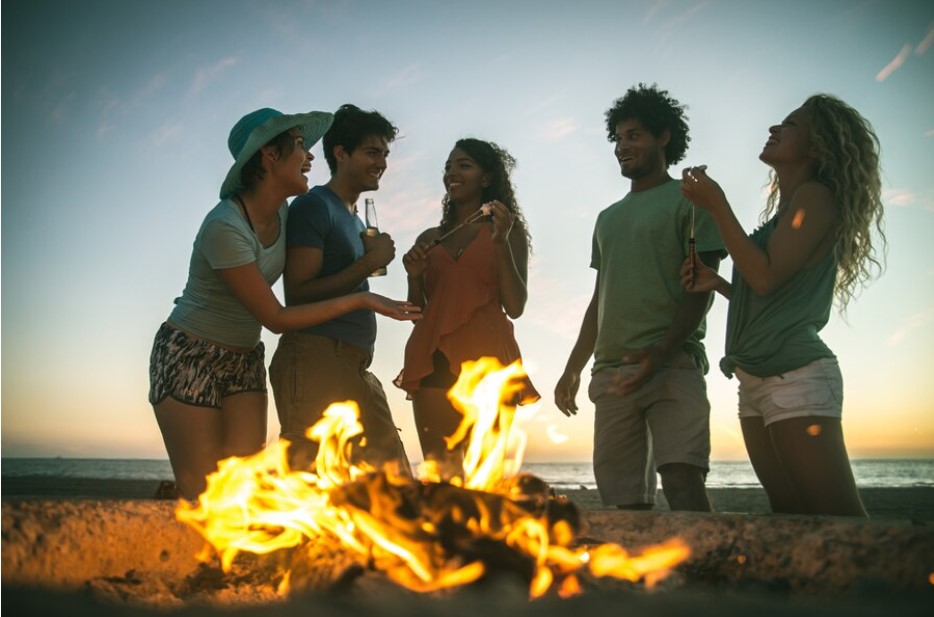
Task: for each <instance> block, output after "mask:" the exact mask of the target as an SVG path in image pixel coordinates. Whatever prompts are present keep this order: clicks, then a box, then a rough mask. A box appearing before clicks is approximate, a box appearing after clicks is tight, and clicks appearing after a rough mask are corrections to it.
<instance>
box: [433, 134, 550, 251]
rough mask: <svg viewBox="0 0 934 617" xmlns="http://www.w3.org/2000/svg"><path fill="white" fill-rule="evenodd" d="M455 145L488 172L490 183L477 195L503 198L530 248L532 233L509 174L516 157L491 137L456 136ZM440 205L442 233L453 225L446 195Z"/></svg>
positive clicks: (482, 199)
mask: <svg viewBox="0 0 934 617" xmlns="http://www.w3.org/2000/svg"><path fill="white" fill-rule="evenodd" d="M454 147H455V148H459V149H461V150H463V151H464V152H466V153H467V155H468V156H469V157H470V158H472V159H473V160H474V161H476V163H477V165H479V166H480V169H482V170H483V171H484V173H488V174H490V176H491V180H490V186H488V187H486V188H484V189H483V195H482V196H481V198H480V199H481V202H482V203H487V202H489V201H493V200H494V199H496V200H498V201H500V202H502V203H503V205H504V206H506V208H508V209H509V211H510V212H512V214H513V216H515V227H516V229H518V231H519V233H520V234H522V238H523V239H524V240H525V245H526V247H527V248H528V250H529V252H531V251H532V236H531V235H530V234H529V226H528V223H526V220H525V217H524V216H523V215H522V210H520V209H519V203H518V202H517V201H516V192H515V189H513V186H512V179H511V178H510V177H509V175H510V174H511V173H512V170H513V169H515V167H516V159H515V158H514V157H513V156H512V155H511V154H509V152H507V151H506V150H504V149H503V148H501V147H499V146H498V145H497V144H495V143H493V142H492V141H483V140H482V139H475V138H473V137H465V138H464V139H458V140H457V142H456V143H455V144H454ZM441 206H442V209H441V224H440V225H439V226H438V229H439V231H440V232H441V233H442V234H444V233H447V232H448V231H450V230H451V229H452V228H453V227H454V207H453V205H452V204H451V201H450V200H449V199H448V196H447V195H445V196H444V199H442V200H441Z"/></svg>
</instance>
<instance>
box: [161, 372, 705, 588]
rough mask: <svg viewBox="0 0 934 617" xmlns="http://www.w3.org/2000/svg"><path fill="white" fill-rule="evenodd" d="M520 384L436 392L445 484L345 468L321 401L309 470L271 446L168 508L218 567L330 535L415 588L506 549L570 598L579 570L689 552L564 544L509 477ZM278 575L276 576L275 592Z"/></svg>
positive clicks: (620, 573)
mask: <svg viewBox="0 0 934 617" xmlns="http://www.w3.org/2000/svg"><path fill="white" fill-rule="evenodd" d="M524 378H525V372H524V370H523V368H522V366H521V364H520V363H519V362H515V363H513V364H511V365H509V366H507V367H503V366H502V365H501V364H499V362H498V361H497V360H495V359H494V358H481V359H480V360H478V361H476V362H468V363H465V364H464V365H463V367H462V370H461V375H460V378H459V379H458V381H457V383H456V384H455V385H454V387H453V388H452V389H451V391H450V392H449V394H448V397H449V398H450V399H451V401H452V403H453V404H454V406H455V407H456V408H457V409H459V410H460V412H461V413H462V414H463V416H464V418H463V420H462V422H461V424H460V426H459V427H458V429H457V430H456V431H455V433H454V434H453V435H451V436H450V437H449V438H448V439H447V445H448V448H449V449H450V450H452V451H461V452H463V453H464V454H463V473H462V474H460V475H458V476H456V477H454V478H452V479H451V480H449V481H447V482H441V481H440V480H439V478H438V474H437V469H436V468H435V466H433V465H431V464H428V465H426V466H425V467H424V470H423V473H422V477H421V478H420V480H419V481H413V480H411V479H410V478H408V477H405V476H402V475H400V474H398V473H396V471H395V470H394V469H391V468H384V469H381V470H376V469H373V468H372V467H369V466H368V465H367V464H366V463H351V448H352V445H351V444H352V441H353V439H354V438H355V437H357V436H359V435H360V434H361V433H362V432H363V427H362V426H361V425H360V422H359V420H358V415H359V410H358V408H357V405H356V404H355V403H354V402H352V401H347V402H343V403H335V404H333V405H331V406H330V407H328V409H327V410H326V411H325V412H324V416H323V418H322V419H321V420H320V421H319V422H318V423H316V424H315V425H314V426H313V427H311V428H310V429H309V431H308V436H309V438H310V439H313V440H315V441H317V442H318V443H319V444H320V447H319V450H318V455H317V458H316V460H315V468H314V470H313V471H311V470H309V471H299V470H291V469H290V468H289V465H288V462H287V457H286V451H287V447H288V442H286V441H284V440H280V442H278V443H274V444H271V445H270V446H269V447H268V448H267V449H266V450H264V451H263V452H260V453H259V454H256V455H254V456H250V457H245V458H238V457H232V458H229V459H226V460H224V461H221V463H220V464H219V466H218V470H217V471H216V472H215V473H213V474H211V476H209V477H208V481H207V489H206V490H205V492H204V493H203V494H202V495H201V496H200V498H199V501H198V503H197V504H191V503H189V502H186V501H180V502H179V505H178V508H177V510H176V516H177V517H178V519H179V520H181V521H183V522H185V523H187V524H189V525H191V526H192V527H194V528H195V529H196V530H197V531H198V532H199V533H200V534H201V535H202V536H203V537H204V538H205V539H206V540H207V541H208V542H209V543H210V544H211V545H212V546H213V547H214V549H215V550H216V551H217V552H218V554H219V555H220V559H221V565H222V567H223V568H224V570H225V571H227V570H229V569H230V567H231V564H232V563H233V561H234V559H235V557H236V556H237V554H238V553H240V552H241V551H247V552H251V553H257V554H265V553H270V552H273V551H277V550H280V549H286V548H297V550H301V548H300V547H302V546H303V545H305V544H306V543H308V541H309V540H314V543H315V544H320V543H321V542H328V541H331V542H335V543H339V544H340V546H341V547H342V548H343V549H345V550H347V551H348V552H350V553H353V554H355V555H356V556H357V557H358V558H359V561H360V563H361V564H365V565H367V566H369V567H372V568H374V569H376V570H379V571H381V572H383V573H384V574H385V575H386V576H387V577H388V578H389V579H391V580H393V581H395V582H396V583H398V584H400V585H403V586H405V587H407V588H408V589H411V590H414V591H418V592H429V591H435V590H439V589H445V588H450V587H456V586H460V585H464V584H468V583H471V582H473V581H476V580H478V579H480V578H481V577H483V576H484V575H485V574H487V573H488V571H489V568H490V566H491V565H495V564H496V562H497V561H498V560H499V557H497V555H501V554H505V553H506V552H508V553H509V554H510V555H513V556H518V560H517V561H518V562H520V563H522V564H525V565H524V566H521V567H523V568H527V570H528V572H527V574H528V579H529V594H530V596H531V597H533V598H535V597H539V596H541V595H543V594H544V593H546V592H547V591H548V590H549V589H551V588H552V587H553V586H554V587H555V590H556V593H557V594H558V595H559V596H561V597H568V596H572V595H575V594H578V593H580V591H581V584H580V580H579V573H580V572H582V571H584V570H588V571H589V572H590V573H591V574H592V575H594V576H612V577H615V578H619V579H624V580H629V581H639V580H642V581H645V583H646V584H647V585H649V586H651V585H653V584H654V583H655V582H656V581H657V580H659V579H660V578H662V577H664V576H666V575H667V574H668V572H669V571H670V569H671V568H672V567H674V566H675V565H677V564H678V563H680V562H681V561H683V560H684V559H686V558H687V557H688V555H689V554H690V551H689V549H688V548H687V546H686V545H685V544H684V543H683V542H682V541H680V540H677V539H674V540H671V541H669V542H667V543H666V544H664V545H662V546H658V547H651V548H649V549H647V550H646V551H645V552H643V553H642V554H640V555H630V554H629V553H628V552H627V551H626V550H625V549H623V548H622V547H620V546H618V545H615V544H603V545H600V546H595V547H590V548H587V547H576V546H574V542H575V531H574V529H573V527H572V524H571V523H570V522H569V521H568V520H566V519H565V518H561V516H560V513H559V514H556V512H558V510H559V506H561V505H562V504H563V506H564V508H565V510H568V509H569V507H570V506H568V504H567V502H562V501H561V500H560V499H556V498H554V497H551V496H550V495H548V494H547V490H546V489H547V487H545V485H544V483H541V482H540V481H538V480H537V479H534V478H532V477H531V476H528V475H523V474H520V473H519V469H520V467H521V463H522V454H523V452H524V448H525V436H524V434H523V433H522V432H521V431H519V430H517V429H516V427H515V426H514V424H515V422H514V420H515V413H516V405H517V404H518V403H519V401H517V400H516V398H517V395H518V393H519V392H520V391H521V389H522V385H523V384H522V382H523V379H524ZM536 487H538V488H536ZM542 487H545V488H542ZM484 551H486V552H487V553H488V555H487V557H486V558H483V556H482V553H483V552H484ZM288 580H289V574H288V573H287V574H286V576H285V579H284V581H283V584H282V585H281V586H280V592H282V593H285V592H286V591H287V588H288Z"/></svg>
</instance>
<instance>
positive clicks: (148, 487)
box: [0, 476, 934, 521]
mask: <svg viewBox="0 0 934 617" xmlns="http://www.w3.org/2000/svg"><path fill="white" fill-rule="evenodd" d="M159 485H160V482H159V481H158V480H115V479H88V478H64V477H49V476H31V477H30V476H26V477H10V476H7V477H4V478H2V480H0V492H2V497H3V499H4V500H8V499H13V500H17V499H32V498H41V499H153V498H155V495H156V493H157V491H158V490H159ZM708 492H709V494H710V500H711V502H712V503H713V506H714V509H715V510H716V511H717V512H723V513H731V514H768V513H769V504H768V500H767V498H766V495H765V492H764V491H763V490H762V489H761V488H710V489H708ZM560 493H561V494H564V495H566V496H567V497H568V499H570V500H571V501H573V502H574V503H576V504H577V505H578V506H579V507H580V508H581V509H583V510H600V509H603V505H602V504H601V502H600V495H599V494H598V493H597V491H596V490H593V489H586V488H580V489H575V490H564V491H560ZM860 495H861V496H862V499H863V504H864V505H865V506H866V510H867V511H868V512H869V515H870V517H872V518H878V519H884V520H914V521H934V487H899V488H862V489H860ZM655 509H656V510H660V511H665V510H668V504H667V502H666V501H665V496H664V495H663V494H662V492H661V491H659V493H658V503H657V504H656V506H655Z"/></svg>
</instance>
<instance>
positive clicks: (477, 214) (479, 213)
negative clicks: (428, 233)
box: [425, 204, 489, 250]
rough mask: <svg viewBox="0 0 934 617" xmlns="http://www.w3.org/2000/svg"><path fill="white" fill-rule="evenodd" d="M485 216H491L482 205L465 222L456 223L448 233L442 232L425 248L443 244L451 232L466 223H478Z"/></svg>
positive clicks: (429, 248) (428, 248)
mask: <svg viewBox="0 0 934 617" xmlns="http://www.w3.org/2000/svg"><path fill="white" fill-rule="evenodd" d="M484 205H486V204H484ZM484 216H489V214H487V213H486V212H484V210H483V208H482V207H481V208H480V209H479V210H477V211H476V212H474V213H473V214H471V215H470V216H468V217H467V218H466V219H464V222H463V223H461V224H459V225H455V226H454V228H453V229H451V231H449V232H447V233H446V234H442V235H440V236H438V237H437V238H435V239H434V240H432V241H431V242H429V243H428V246H427V247H426V249H425V250H431V249H433V248H435V247H436V246H438V245H439V244H441V243H442V242H444V240H445V239H447V238H448V237H450V235H451V234H453V233H454V232H456V231H457V230H458V229H460V228H461V227H463V226H464V225H469V224H470V223H476V222H477V221H479V220H480V219H482V218H483V217H484Z"/></svg>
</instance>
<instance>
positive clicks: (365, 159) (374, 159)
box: [337, 135, 389, 193]
mask: <svg viewBox="0 0 934 617" xmlns="http://www.w3.org/2000/svg"><path fill="white" fill-rule="evenodd" d="M337 148H338V149H339V150H340V154H339V155H338V157H337V160H338V168H339V169H340V172H339V173H340V174H341V175H342V176H343V177H344V178H346V179H347V180H348V182H349V183H350V184H351V185H353V187H354V190H356V191H357V192H360V193H362V192H364V191H375V190H377V189H379V181H380V178H382V177H383V172H385V171H386V167H387V162H386V159H387V158H389V144H388V143H387V142H386V139H385V138H383V137H380V136H379V135H369V136H367V137H364V138H363V141H362V142H360V145H359V146H357V147H356V148H354V151H353V152H351V153H350V154H348V153H347V152H345V151H344V149H343V146H337Z"/></svg>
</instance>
